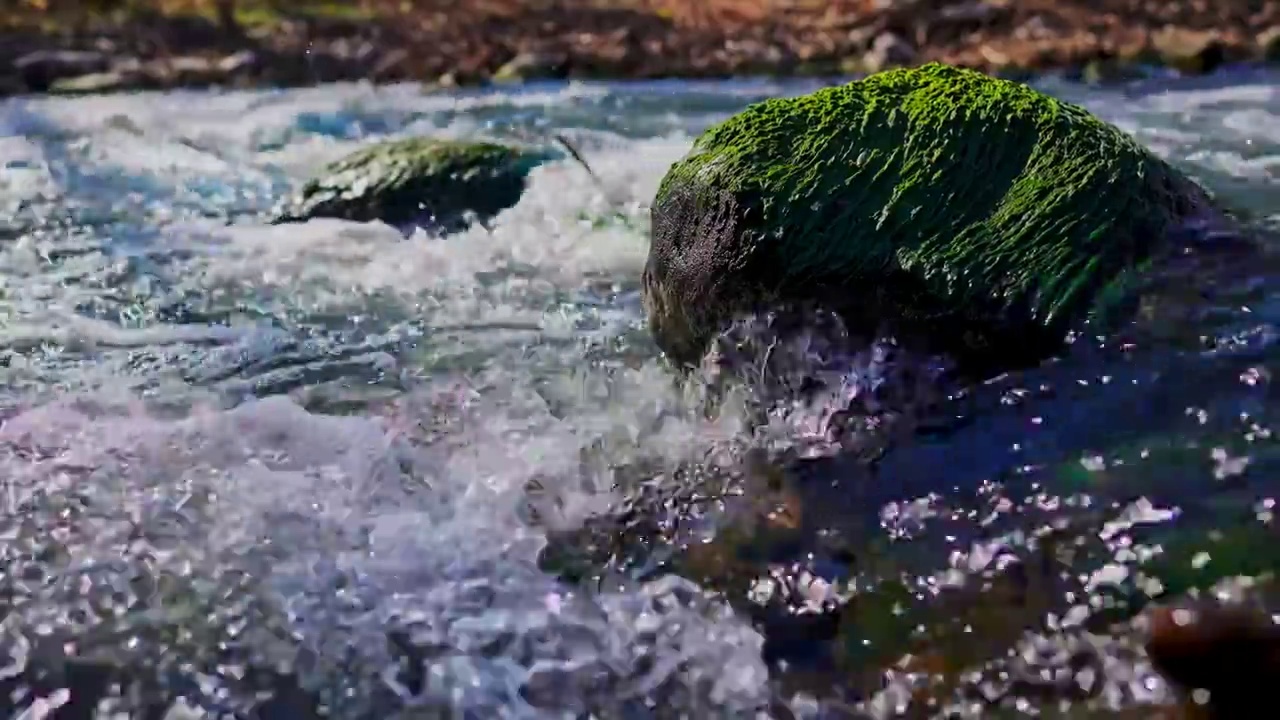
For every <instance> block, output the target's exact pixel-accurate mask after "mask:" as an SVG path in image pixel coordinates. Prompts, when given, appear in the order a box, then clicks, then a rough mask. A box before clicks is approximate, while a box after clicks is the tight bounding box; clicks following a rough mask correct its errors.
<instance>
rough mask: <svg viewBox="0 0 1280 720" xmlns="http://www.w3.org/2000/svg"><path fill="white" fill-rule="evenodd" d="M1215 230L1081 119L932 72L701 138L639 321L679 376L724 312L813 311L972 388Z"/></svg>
mask: <svg viewBox="0 0 1280 720" xmlns="http://www.w3.org/2000/svg"><path fill="white" fill-rule="evenodd" d="M1215 215H1216V211H1215V210H1214V209H1213V205H1212V201H1211V199H1210V198H1209V197H1208V195H1207V194H1206V193H1205V192H1204V191H1203V190H1202V189H1201V188H1200V187H1199V186H1197V185H1196V184H1195V183H1194V182H1192V181H1191V180H1189V179H1187V178H1186V177H1184V176H1183V175H1182V174H1180V173H1179V172H1178V171H1177V170H1175V169H1174V168H1172V167H1170V166H1169V165H1168V164H1166V163H1165V162H1164V161H1162V160H1161V159H1159V158H1157V157H1156V156H1154V155H1153V154H1151V153H1150V152H1148V151H1147V150H1146V149H1145V148H1143V147H1142V146H1141V145H1140V144H1138V143H1137V142H1136V141H1135V140H1133V139H1132V138H1131V137H1129V136H1128V135H1126V134H1125V133H1123V132H1121V131H1120V130H1118V129H1116V128H1114V127H1112V126H1110V125H1107V124H1106V123H1104V122H1102V121H1100V120H1098V119H1097V118H1095V117H1093V116H1092V115H1090V114H1089V113H1088V112H1087V111H1085V110H1084V109H1082V108H1080V107H1077V106H1074V105H1071V104H1068V103H1065V102H1061V101H1059V100H1057V99H1054V98H1052V97H1050V96H1047V95H1045V94H1042V93H1040V92H1038V91H1035V90H1032V89H1031V88H1029V87H1027V86H1025V85H1021V84H1018V83H1014V82H1010V81H1005V80H998V79H995V78H991V77H988V76H985V75H982V74H980V73H977V72H973V71H969V70H962V69H958V68H954V67H950V66H946V65H941V64H929V65H925V66H923V67H921V68H918V69H914V70H892V71H888V72H883V73H879V74H876V75H872V76H870V77H868V78H867V79H865V80H862V81H858V82H853V83H849V84H847V85H843V86H839V87H832V88H827V89H824V90H820V91H818V92H816V93H813V94H810V95H806V96H801V97H797V98H783V99H774V100H768V101H765V102H762V103H759V104H756V105H754V106H752V107H750V108H748V109H747V110H745V111H743V112H742V113H740V114H738V115H736V116H734V117H732V118H730V119H729V120H727V121H725V122H723V123H721V124H719V125H717V126H715V127H712V128H711V129H709V130H708V131H707V132H706V133H704V134H703V135H702V136H701V137H700V138H699V139H698V140H697V141H696V142H695V143H694V146H693V149H692V150H691V151H690V152H689V154H688V155H687V156H686V157H685V158H683V159H682V160H681V161H679V162H677V163H676V164H675V165H674V166H672V168H671V169H670V171H669V172H668V174H667V176H666V177H665V178H664V179H663V182H662V184H661V186H660V188H659V190H658V193H657V197H656V199H655V201H654V205H653V223H652V244H651V247H650V251H649V258H648V262H647V265H646V268H645V272H644V300H645V307H646V311H647V314H648V317H649V321H650V325H651V328H652V331H653V333H654V335H655V337H656V339H657V341H658V342H659V344H660V345H661V346H662V347H663V349H664V350H666V351H667V353H668V354H669V356H671V357H672V359H673V360H675V361H677V362H679V363H692V362H696V361H697V360H698V359H699V358H700V357H701V355H702V353H703V351H704V349H705V347H706V344H707V342H708V340H709V339H710V338H711V337H712V336H713V335H714V334H715V333H716V332H718V331H719V330H720V329H721V328H722V327H723V326H724V325H725V324H726V323H727V322H728V321H729V320H730V319H731V318H732V317H733V316H734V315H736V314H738V313H742V312H748V311H753V310H760V309H763V308H765V307H776V306H787V305H800V306H805V305H811V304H816V305H822V306H825V307H827V308H830V309H832V310H835V311H836V312H838V313H839V314H840V315H841V316H842V318H843V319H844V320H845V322H846V324H847V325H848V326H849V328H850V329H851V330H852V331H854V332H855V333H859V334H864V333H865V334H868V335H869V334H873V333H877V332H886V331H887V332H893V333H896V334H898V335H899V340H900V341H904V342H906V343H907V345H908V346H911V345H913V344H915V343H919V344H920V345H919V347H917V348H916V349H919V350H921V351H925V352H930V353H933V352H941V353H944V354H947V355H949V356H951V357H953V358H955V359H956V360H957V361H958V362H959V364H960V366H961V369H964V370H971V371H973V372H977V373H979V374H984V373H990V372H996V371H999V370H1001V369H1008V368H1010V367H1015V366H1019V365H1023V364H1027V363H1033V362H1035V361H1038V360H1040V359H1043V358H1044V357H1046V356H1048V355H1049V354H1051V353H1053V352H1054V351H1056V350H1057V349H1058V348H1060V346H1061V343H1062V340H1063V337H1064V335H1065V332H1066V329H1067V326H1068V324H1069V323H1071V322H1073V321H1076V320H1079V319H1080V318H1082V317H1083V316H1084V315H1085V314H1086V313H1088V312H1089V311H1090V310H1091V309H1093V308H1094V307H1095V306H1096V305H1097V304H1098V302H1099V300H1100V298H1103V297H1104V296H1105V297H1106V298H1118V297H1120V295H1119V294H1118V293H1120V291H1122V290H1124V288H1125V287H1126V286H1127V285H1128V283H1129V282H1130V281H1132V280H1135V279H1136V278H1137V277H1138V276H1139V273H1137V272H1135V271H1137V270H1139V269H1141V268H1143V267H1144V266H1147V265H1148V264H1149V263H1151V262H1152V261H1153V260H1154V259H1156V257H1157V255H1158V254H1159V252H1160V250H1161V243H1159V242H1156V239H1158V238H1162V237H1166V236H1168V235H1169V233H1170V232H1171V231H1172V230H1174V229H1175V228H1178V227H1181V226H1183V225H1185V224H1186V223H1188V222H1192V221H1195V220H1197V219H1200V218H1204V217H1211V216H1215Z"/></svg>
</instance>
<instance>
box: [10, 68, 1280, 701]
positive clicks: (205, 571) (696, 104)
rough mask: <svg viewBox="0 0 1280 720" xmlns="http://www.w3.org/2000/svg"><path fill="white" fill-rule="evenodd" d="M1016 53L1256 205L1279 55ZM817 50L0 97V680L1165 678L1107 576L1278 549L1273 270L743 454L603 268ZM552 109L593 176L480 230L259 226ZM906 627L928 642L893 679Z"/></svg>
mask: <svg viewBox="0 0 1280 720" xmlns="http://www.w3.org/2000/svg"><path fill="white" fill-rule="evenodd" d="M1043 86H1044V87H1045V89H1047V90H1048V91H1050V92H1053V93H1057V94H1060V95H1062V96H1063V97H1066V98H1068V99H1071V100H1074V101H1078V102H1082V103H1083V104H1085V105H1086V106H1087V107H1089V108H1090V109H1091V110H1093V111H1095V112H1096V113H1098V114H1099V115H1101V116H1102V117H1104V118H1106V119H1107V120H1110V121H1111V122H1114V123H1116V124H1117V125H1119V126H1120V127H1122V128H1124V129H1126V130H1128V131H1130V132H1133V133H1134V134H1136V136H1137V137H1139V138H1140V139H1141V140H1142V141H1143V142H1144V143H1146V144H1147V145H1148V146H1150V147H1151V148H1153V149H1154V150H1155V151H1157V152H1158V153H1160V154H1161V155H1163V156H1165V157H1167V158H1169V159H1171V160H1173V161H1174V162H1176V163H1177V164H1179V165H1181V166H1182V167H1184V168H1186V169H1187V170H1188V171H1189V172H1190V173H1192V174H1193V175H1195V176H1196V177H1197V178H1199V179H1200V180H1202V181H1203V182H1205V183H1206V184H1207V185H1209V186H1210V187H1211V188H1212V189H1213V190H1214V191H1215V192H1217V193H1219V194H1220V196H1221V197H1222V198H1223V199H1224V200H1225V201H1227V202H1228V203H1229V204H1230V205H1231V206H1233V207H1235V208H1238V209H1240V210H1241V211H1242V212H1243V213H1245V214H1246V215H1248V216H1249V217H1250V218H1251V222H1254V223H1257V224H1259V225H1260V226H1272V227H1275V226H1280V76H1277V75H1268V74H1265V73H1259V74H1247V73H1246V74H1240V75H1233V76H1229V77H1225V78H1224V77H1218V78H1211V79H1209V80H1200V81H1181V82H1178V83H1166V84H1163V85H1161V84H1159V83H1155V82H1153V83H1151V84H1150V85H1139V86H1133V87H1129V88H1126V89H1088V88H1085V87H1083V86H1079V85H1070V84H1065V83H1059V82H1056V81H1045V82H1044V83H1043ZM814 87H816V86H815V85H812V84H810V85H805V84H800V83H782V84H774V83H765V82H735V83H655V84H645V85H627V84H620V85H594V84H586V85H576V84H575V85H568V86H565V85H554V86H545V87H542V86H530V87H526V88H522V89H513V90H509V91H489V92H474V93H460V94H452V95H451V94H423V93H421V92H420V91H419V90H418V89H417V88H415V87H408V86H397V87H382V88H374V87H369V86H364V85H333V86H325V87H320V88H315V89H306V90H290V91H275V92H225V93H210V92H174V93H166V94H138V95H120V96H110V97H85V98H73V99H58V98H16V99H9V100H4V101H0V162H2V163H3V165H2V169H0V377H3V382H0V420H2V422H3V424H2V425H0V489H2V490H3V493H0V538H3V545H2V546H0V587H3V592H0V647H2V648H3V651H4V654H3V655H2V656H0V659H2V660H3V662H0V686H3V687H4V688H5V693H3V694H0V696H2V697H3V698H5V699H0V705H3V704H4V703H8V705H7V706H4V707H0V714H3V713H10V714H11V716H12V717H24V718H37V717H56V718H90V717H94V714H93V713H94V712H95V710H100V711H101V712H103V713H107V714H106V715H103V716H104V717H108V716H112V715H111V713H113V712H114V713H117V716H118V714H119V713H131V715H130V716H131V717H140V718H157V719H158V718H161V717H165V715H166V713H169V717H177V716H183V717H187V716H209V717H215V716H229V714H239V716H243V717H251V716H257V717H261V718H263V719H264V720H266V719H267V718H281V719H285V720H292V719H294V718H297V719H298V720H303V719H304V718H308V717H320V716H322V715H324V714H327V715H328V716H330V717H336V718H339V719H340V720H365V719H368V720H374V719H380V718H404V719H406V720H407V719H408V718H477V719H487V718H518V719H524V718H530V719H534V718H588V717H595V718H602V719H603V718H649V717H661V718H676V717H688V718H720V717H724V718H738V717H742V718H757V717H778V718H784V717H797V718H818V717H831V718H841V717H893V716H896V714H898V713H902V712H912V713H915V714H912V715H910V717H929V716H931V715H932V714H933V713H940V712H943V708H944V706H945V708H947V710H946V711H947V712H950V713H952V716H960V717H968V716H974V717H978V716H986V715H991V716H1001V713H1021V712H1023V711H1028V709H1029V708H1033V707H1034V708H1039V709H1041V710H1044V711H1045V712H1049V713H1052V712H1058V713H1060V715H1051V716H1062V717H1095V716H1096V717H1104V716H1105V717H1112V716H1115V715H1112V714H1110V713H1117V712H1123V711H1125V710H1126V709H1132V708H1135V707H1141V706H1143V705H1145V704H1148V703H1154V702H1160V701H1162V700H1164V699H1165V698H1167V696H1168V692H1169V690H1168V688H1167V687H1165V685H1164V683H1163V682H1162V681H1161V680H1160V678H1159V677H1158V676H1157V675H1155V674H1154V673H1153V672H1152V670H1151V669H1150V667H1149V663H1148V662H1147V660H1146V659H1145V658H1144V656H1143V654H1142V652H1141V651H1140V649H1139V646H1138V644H1137V643H1136V641H1135V637H1136V636H1135V635H1134V632H1136V631H1131V630H1130V629H1127V628H1129V625H1128V624H1126V623H1127V621H1128V618H1129V616H1130V615H1132V614H1133V613H1135V612H1136V611H1137V609H1139V608H1140V607H1141V604H1142V602H1143V598H1148V597H1151V596H1158V595H1160V593H1162V592H1169V593H1175V594H1176V593H1181V592H1185V591H1186V590H1188V589H1189V588H1193V587H1201V588H1203V589H1208V588H1209V587H1210V586H1212V585H1213V584H1214V582H1216V581H1217V580H1219V579H1221V578H1229V577H1232V576H1236V575H1257V574H1258V573H1261V572H1264V571H1270V570H1274V569H1275V567H1276V561H1277V560H1280V549H1277V548H1280V545H1276V543H1275V540H1276V538H1275V537H1274V536H1271V535H1269V533H1270V532H1271V530H1270V524H1269V522H1270V512H1271V508H1272V500H1271V498H1272V497H1273V495H1274V493H1275V491H1276V488H1277V487H1280V485H1277V483H1276V482H1275V481H1274V476H1271V474H1270V473H1271V472H1273V471H1275V470H1276V466H1275V465H1273V464H1272V463H1274V462H1276V460H1277V455H1276V444H1275V439H1274V437H1273V431H1272V429H1271V427H1270V423H1271V421H1272V419H1271V415H1272V414H1273V413H1274V412H1276V406H1275V405H1272V404H1271V402H1270V401H1271V399H1273V398H1272V397H1271V395H1270V387H1271V385H1270V379H1271V373H1272V372H1273V365H1274V364H1275V363H1276V361H1277V359H1280V358H1278V357H1277V352H1276V351H1275V350H1274V349H1273V345H1274V339H1275V338H1276V336H1277V326H1276V324H1275V323H1277V322H1280V304H1277V303H1276V290H1277V289H1278V288H1280V285H1278V284H1277V283H1276V281H1275V278H1274V277H1267V276H1266V274H1265V273H1262V276H1261V277H1260V278H1258V280H1259V281H1260V282H1258V283H1255V284H1253V285H1250V286H1249V290H1248V292H1247V293H1246V295H1245V296H1242V297H1241V298H1240V299H1239V302H1237V303H1234V304H1232V305H1230V306H1224V307H1221V308H1218V311H1217V312H1213V313H1208V314H1207V315H1206V317H1205V318H1204V319H1202V320H1200V321H1199V322H1200V323H1201V324H1199V325H1195V326H1188V327H1180V328H1177V329H1176V332H1173V333H1171V334H1170V337H1167V338H1163V339H1161V340H1158V341H1155V340H1153V341H1152V342H1149V343H1146V344H1140V345H1137V346H1134V345H1130V344H1124V345H1122V346H1120V345H1117V344H1116V343H1111V342H1108V341H1107V340H1105V339H1100V338H1093V337H1091V336H1088V335H1085V336H1082V337H1081V339H1080V340H1078V341H1077V342H1075V343H1074V344H1073V349H1072V352H1071V353H1069V354H1068V356H1067V357H1066V358H1064V359H1063V360H1062V361H1060V362H1056V363H1052V364H1050V365H1049V366H1046V367H1045V368H1042V369H1039V370H1036V371H1034V372H1028V373H1021V374H1018V375H1016V376H1009V377H1005V378H1000V379H998V380H996V381H994V382H992V383H989V384H988V385H986V386H983V387H982V388H979V389H977V390H976V391H973V392H971V393H969V394H968V396H967V397H966V398H964V399H963V403H964V407H965V408H967V411H966V412H967V414H966V415H965V419H964V421H963V422H953V423H951V424H950V425H949V426H948V427H947V428H946V429H945V431H939V432H936V433H932V434H922V435H921V436H920V437H918V438H916V439H914V440H913V441H911V442H904V443H899V444H897V445H895V446H894V447H892V448H890V449H889V450H888V451H887V452H885V453H884V454H883V456H882V457H881V459H880V461H879V462H878V463H876V464H875V465H874V466H867V465H865V464H861V463H856V462H847V463H845V462H842V461H840V460H839V459H833V458H830V457H819V458H816V459H814V460H813V461H800V460H796V459H795V458H794V457H793V458H792V459H791V460H789V461H786V462H783V461H780V460H776V458H778V457H781V456H782V455H784V454H785V451H786V450H788V449H789V446H790V449H792V450H794V447H795V446H798V445H799V444H800V443H801V440H800V439H799V437H798V435H797V434H796V433H794V432H793V433H792V434H787V433H785V432H778V433H772V434H768V436H767V438H766V439H764V440H761V439H760V438H761V437H762V436H761V435H760V434H759V433H754V434H753V433H752V432H751V428H750V427H749V425H748V424H747V417H748V416H747V415H746V414H744V413H743V412H739V411H736V410H735V409H734V408H735V407H737V406H733V405H732V404H725V405H723V406H722V408H721V410H720V411H719V412H717V413H709V412H706V411H705V408H704V407H702V406H701V405H699V403H698V402H695V399H694V397H693V396H694V395H695V394H696V393H693V392H692V391H691V390H690V387H689V386H688V385H682V384H681V383H680V382H678V379H677V378H676V376H675V375H673V374H672V372H671V371H670V370H669V369H668V368H666V367H665V366H664V365H663V364H662V363H661V362H660V360H659V358H658V354H657V351H656V349H655V348H654V347H653V346H652V343H651V341H650V339H649V338H648V336H647V334H646V331H645V327H644V323H643V314H642V311H641V309H640V304H639V292H638V285H639V278H640V272H641V268H642V265H643V262H644V258H645V253H646V248H647V230H648V203H649V201H650V200H651V199H652V197H653V194H654V191H655V189H656V188H657V185H658V182H659V180H660V179H661V177H662V175H663V173H664V172H665V170H666V168H667V167H668V165H669V164H670V163H671V162H673V161H674V160H676V159H677V158H678V157H680V156H681V155H682V154H683V153H684V152H685V151H686V150H687V149H688V147H689V144H690V142H691V140H692V138H693V137H694V136H696V134H697V133H698V132H699V131H700V130H701V129H703V128H704V127H706V126H707V125H708V124H710V123H712V122H714V121H716V120H718V119H720V118H723V117H726V116H728V115H729V114H731V113H733V112H735V111H737V110H739V109H741V108H742V107H744V106H745V105H746V104H747V103H749V102H752V101H754V100H757V99H763V98H765V97H769V96H773V95H778V94H793V93H798V92H804V91H807V90H809V89H812V88H814ZM555 133H561V134H564V135H565V136H567V137H568V138H571V139H572V141H573V143H574V144H575V145H576V146H577V147H579V148H580V149H581V151H582V153H583V154H584V156H585V157H586V160H587V162H588V163H589V164H590V166H591V168H592V170H593V171H594V177H593V175H592V174H589V173H588V172H587V171H586V170H584V168H583V167H582V166H580V165H578V164H576V163H573V162H557V163H552V164H549V165H546V166H543V167H541V168H538V169H537V170H535V171H534V173H533V175H532V179H531V184H530V188H529V190H528V192H527V193H526V195H525V197H524V198H523V199H522V200H521V202H520V203H519V204H518V205H517V206H516V207H514V208H512V209H510V210H508V211H506V212H505V213H503V214H502V215H500V216H499V217H498V218H497V219H496V220H495V222H494V223H493V225H492V227H491V228H483V227H475V228H472V229H470V230H468V231H466V232H463V233H460V234H455V235H451V236H447V237H443V238H440V237H430V236H427V235H425V234H421V233H420V234H417V235H413V236H409V237H405V236H404V235H403V234H402V233H400V232H399V231H397V230H395V229H392V228H389V227H387V226H384V225H381V224H356V223H348V222H342V221H330V220H317V221H312V222H309V223H305V224H298V225H283V226H272V225H269V224H267V223H266V218H267V217H268V216H269V212H270V209H271V207H272V206H273V205H274V204H275V203H276V202H277V201H278V200H279V199H280V198H281V197H282V196H283V195H284V194H285V193H286V192H288V191H289V190H290V189H291V188H293V187H296V186H297V185H298V184H300V183H301V182H302V181H303V180H304V179H305V178H306V177H307V176H308V174H309V173H311V172H312V171H314V170H315V169H316V168H318V166H319V165H320V164H321V163H323V162H324V161H327V160H330V159H335V158H337V157H339V156H341V155H343V154H345V153H347V152H350V151H351V150H353V149H355V148H357V147H360V146H361V145H363V144H365V143H368V142H371V141H374V140H378V139H382V138H390V137H401V136H409V135H421V134H427V135H440V136H457V137H469V136H476V135H484V136H490V137H494V136H496V137H500V138H501V137H512V138H544V139H549V138H551V137H552V135H553V134H555ZM975 181H977V182H980V181H981V180H980V179H975ZM1261 272H1262V271H1260V273H1261ZM1206 340H1209V342H1206ZM859 362H860V363H861V365H860V367H861V368H862V369H863V370H864V371H867V372H870V371H872V370H874V367H875V366H876V365H877V363H878V362H879V361H878V360H876V359H875V358H872V359H869V360H868V359H864V360H862V361H859ZM955 402H960V400H956V401H955ZM951 415H952V416H953V419H954V416H956V415H957V413H951ZM743 448H746V449H745V450H743ZM793 456H794V453H793ZM726 458H727V459H726ZM709 488H714V489H709ZM584 526H585V529H584ZM605 546H608V547H605ZM1010 578H1012V579H1010ZM1237 584H1238V583H1237ZM784 596H785V597H784ZM780 598H781V599H780ZM907 655H910V656H912V657H915V658H924V659H923V660H921V661H920V663H923V664H922V665H920V666H921V667H928V668H932V669H934V670H937V671H938V673H940V674H941V675H945V676H946V677H948V678H950V680H948V681H947V683H949V684H945V687H942V686H938V685H936V684H935V686H933V688H932V689H931V690H929V691H928V692H929V694H930V697H931V698H933V702H934V704H933V705H932V706H930V707H927V708H925V709H923V710H922V709H921V706H920V702H921V701H920V697H922V695H921V693H922V692H924V691H923V690H921V689H920V688H921V687H922V683H925V682H926V681H925V680H922V679H921V678H922V677H923V676H925V675H928V673H922V672H918V671H917V669H918V668H917V666H916V665H910V664H909V663H903V662H899V660H900V659H901V658H902V657H903V656H907ZM913 692H914V693H915V695H913ZM178 699H180V700H178ZM913 700H914V701H915V705H912V703H911V702H910V701H913ZM99 706H100V707H99ZM1064 708H1070V710H1069V711H1068V710H1067V709H1064ZM23 713H25V714H23ZM248 713H252V714H253V715H251V714H248ZM921 713H923V714H921ZM1014 716H1017V715H1016V714H1015V715H1014Z"/></svg>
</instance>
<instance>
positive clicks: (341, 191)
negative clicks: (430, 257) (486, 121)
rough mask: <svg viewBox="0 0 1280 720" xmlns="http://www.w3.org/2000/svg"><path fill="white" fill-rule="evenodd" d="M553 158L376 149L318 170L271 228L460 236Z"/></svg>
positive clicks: (423, 144)
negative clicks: (323, 224)
mask: <svg viewBox="0 0 1280 720" xmlns="http://www.w3.org/2000/svg"><path fill="white" fill-rule="evenodd" d="M552 157H554V155H553V154H552V153H550V152H544V151H539V150H531V149H524V148H516V147H511V146H507V145H500V144H496V143H488V142H460V141H448V140H436V139H431V138H410V139H407V140H398V141H392V142H386V143H380V144H378V145H373V146H371V147H368V148H365V149H363V150H359V151H357V152H355V153H353V154H351V155H349V156H347V157H345V158H343V159H341V160H339V161H337V162H335V163H332V164H330V165H328V166H326V167H324V168H323V169H322V170H321V171H320V172H319V174H318V175H317V176H316V177H315V178H314V179H312V180H311V181H309V182H308V183H307V184H306V185H304V186H303V187H302V189H301V191H300V192H299V193H298V195H297V196H296V197H295V198H292V199H291V200H290V201H289V202H288V203H286V205H285V207H284V208H283V209H282V210H281V211H280V212H279V215H278V218H277V222H289V221H301V220H306V219H309V218H313V217H336V218H344V219H347V220H357V221H370V220H382V221H384V222H387V223H391V224H406V223H422V224H426V225H429V226H433V227H439V228H443V229H447V230H448V229H458V228H460V227H462V226H465V225H466V224H467V217H468V216H469V215H471V214H474V216H476V217H478V218H479V219H481V220H485V219H488V218H490V217H492V216H493V215H496V214H497V213H499V212H501V211H502V210H504V209H506V208H509V207H511V206H513V205H515V204H516V202H518V201H519V199H520V196H521V194H523V192H524V187H525V178H526V176H527V175H528V173H529V171H530V170H532V169H533V168H534V167H536V166H537V165H539V164H541V163H542V162H545V161H546V160H548V159H550V158H552Z"/></svg>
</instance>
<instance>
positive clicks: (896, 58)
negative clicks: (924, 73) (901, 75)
mask: <svg viewBox="0 0 1280 720" xmlns="http://www.w3.org/2000/svg"><path fill="white" fill-rule="evenodd" d="M916 56H917V54H916V49H915V48H914V47H912V46H911V43H908V42H907V41H906V40H903V39H902V38H900V37H898V36H897V35H895V34H893V33H891V32H886V33H881V34H880V35H877V36H876V39H875V41H874V42H872V43H871V49H870V50H868V51H867V54H866V55H864V56H863V57H862V66H863V69H864V70H866V71H867V72H872V73H875V72H880V71H881V70H887V69H889V68H893V67H901V66H903V65H910V64H911V63H912V62H914V61H915V59H916Z"/></svg>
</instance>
